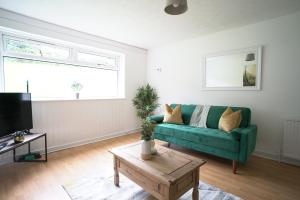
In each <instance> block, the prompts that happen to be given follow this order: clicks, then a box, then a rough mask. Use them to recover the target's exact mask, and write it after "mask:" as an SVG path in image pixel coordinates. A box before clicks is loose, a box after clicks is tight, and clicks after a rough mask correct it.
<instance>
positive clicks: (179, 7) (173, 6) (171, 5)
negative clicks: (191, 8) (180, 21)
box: [165, 0, 188, 15]
mask: <svg viewBox="0 0 300 200" xmlns="http://www.w3.org/2000/svg"><path fill="white" fill-rule="evenodd" d="M187 9H188V6H187V0H167V4H166V7H165V12H166V13H167V14H170V15H180V14H182V13H184V12H186V11H187Z"/></svg>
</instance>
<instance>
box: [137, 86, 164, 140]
mask: <svg viewBox="0 0 300 200" xmlns="http://www.w3.org/2000/svg"><path fill="white" fill-rule="evenodd" d="M158 98H159V97H158V95H157V93H156V91H155V89H154V88H152V87H151V86H150V85H149V84H147V85H145V86H142V87H139V88H138V89H137V93H136V95H135V97H134V99H133V100H132V102H133V105H134V106H135V108H136V111H137V116H138V117H139V118H141V119H142V120H143V123H142V132H141V134H142V139H143V140H146V141H148V140H151V135H152V132H153V128H154V125H153V124H152V123H151V121H150V119H148V118H147V117H149V116H150V115H151V114H152V112H153V111H154V110H155V109H156V108H157V107H158V106H159V104H158V103H157V100H158Z"/></svg>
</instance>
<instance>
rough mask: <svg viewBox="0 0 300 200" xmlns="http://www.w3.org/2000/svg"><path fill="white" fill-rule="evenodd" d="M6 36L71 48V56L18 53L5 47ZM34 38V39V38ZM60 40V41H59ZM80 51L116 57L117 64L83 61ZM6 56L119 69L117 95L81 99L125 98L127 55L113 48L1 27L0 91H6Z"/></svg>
mask: <svg viewBox="0 0 300 200" xmlns="http://www.w3.org/2000/svg"><path fill="white" fill-rule="evenodd" d="M5 38H11V39H16V40H21V41H29V42H30V43H34V44H35V43H36V44H42V45H49V46H54V47H57V48H61V49H66V50H69V56H68V58H66V59H58V58H47V57H42V56H34V55H30V54H26V53H24V54H23V53H17V52H13V51H11V50H6V49H5V41H4V40H5ZM33 38H34V39H33ZM57 41H58V42H57ZM78 53H86V54H92V55H97V56H105V57H109V58H115V59H116V66H115V67H114V66H109V65H104V64H96V63H92V62H91V63H89V62H82V61H79V60H78V56H77V55H78ZM4 57H13V58H20V59H29V60H35V61H42V62H51V63H58V64H66V65H75V66H80V67H90V68H97V69H103V70H112V71H117V96H108V97H98V98H84V99H79V100H90V99H124V98H125V82H124V80H125V77H123V76H124V75H125V72H124V70H125V55H124V54H123V53H120V52H113V51H111V50H106V49H100V48H97V47H94V46H86V45H81V44H75V43H72V42H67V41H61V40H57V39H54V38H42V36H39V35H31V34H30V36H28V35H27V33H23V32H20V33H14V32H13V31H9V32H7V31H3V30H1V29H0V91H1V92H5V75H4ZM32 100H33V101H59V100H75V99H68V98H61V99H60V98H53V99H48V98H47V99H32Z"/></svg>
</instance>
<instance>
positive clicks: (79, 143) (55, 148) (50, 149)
mask: <svg viewBox="0 0 300 200" xmlns="http://www.w3.org/2000/svg"><path fill="white" fill-rule="evenodd" d="M140 131H141V129H140V128H137V129H132V130H127V131H120V132H114V133H110V134H107V135H104V136H101V137H96V138H93V139H88V140H81V141H76V142H71V143H68V144H64V145H58V146H52V147H48V153H52V152H56V151H61V150H64V149H69V148H73V147H78V146H82V145H86V144H92V143H96V142H100V141H103V140H107V139H111V138H115V137H120V136H123V135H128V134H132V133H137V132H140ZM42 151H44V149H34V150H32V152H42ZM11 162H13V157H12V156H8V157H5V158H3V159H1V160H0V165H4V164H8V163H11Z"/></svg>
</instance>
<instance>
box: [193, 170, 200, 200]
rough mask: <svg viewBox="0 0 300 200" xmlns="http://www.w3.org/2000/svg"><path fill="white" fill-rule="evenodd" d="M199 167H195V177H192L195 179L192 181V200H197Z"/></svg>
mask: <svg viewBox="0 0 300 200" xmlns="http://www.w3.org/2000/svg"><path fill="white" fill-rule="evenodd" d="M199 170H200V169H199V168H197V169H196V170H195V172H194V173H195V177H194V180H195V183H194V188H193V200H198V199H199V189H198V186H199Z"/></svg>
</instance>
